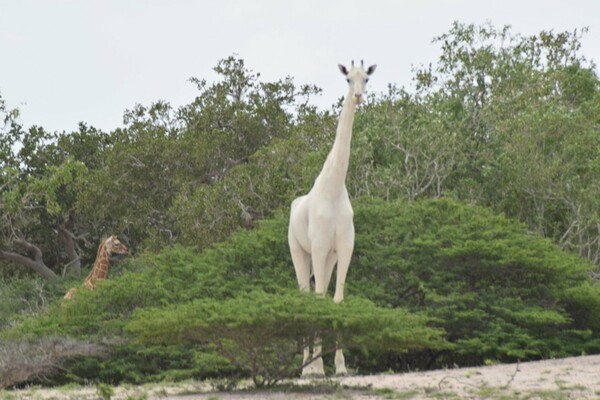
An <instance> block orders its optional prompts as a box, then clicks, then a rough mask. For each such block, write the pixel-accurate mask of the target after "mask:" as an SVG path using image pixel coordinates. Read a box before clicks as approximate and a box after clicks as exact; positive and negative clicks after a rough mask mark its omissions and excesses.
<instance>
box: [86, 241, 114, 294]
mask: <svg viewBox="0 0 600 400" xmlns="http://www.w3.org/2000/svg"><path fill="white" fill-rule="evenodd" d="M109 256H110V254H108V250H107V248H106V240H105V241H103V242H102V243H101V244H100V247H98V254H97V255H96V261H95V262H94V267H93V268H92V270H91V271H90V273H89V275H88V277H87V279H86V280H85V282H84V284H85V285H86V286H88V287H92V288H93V287H94V285H95V282H96V281H101V280H104V279H106V278H107V277H108V267H109V264H108V260H109Z"/></svg>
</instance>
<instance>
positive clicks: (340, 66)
mask: <svg viewBox="0 0 600 400" xmlns="http://www.w3.org/2000/svg"><path fill="white" fill-rule="evenodd" d="M338 68H339V69H340V71H341V72H342V74H344V76H346V75H348V70H347V69H346V67H344V66H343V65H342V64H338Z"/></svg>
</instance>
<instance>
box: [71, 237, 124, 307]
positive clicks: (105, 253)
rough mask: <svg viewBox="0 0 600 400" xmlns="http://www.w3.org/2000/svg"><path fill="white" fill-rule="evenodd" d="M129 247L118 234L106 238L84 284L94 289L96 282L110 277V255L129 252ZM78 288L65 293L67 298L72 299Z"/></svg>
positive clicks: (99, 247)
mask: <svg viewBox="0 0 600 400" xmlns="http://www.w3.org/2000/svg"><path fill="white" fill-rule="evenodd" d="M127 252H128V250H127V247H126V246H125V245H124V244H123V243H121V242H120V241H119V239H118V238H117V237H116V236H114V235H113V236H109V237H108V238H106V239H104V240H103V241H102V242H101V243H100V246H98V253H97V254H96V261H95V262H94V266H93V267H92V270H91V271H90V273H89V274H88V276H87V278H86V279H85V281H84V282H83V285H84V286H85V287H87V288H88V289H94V288H95V287H96V284H97V283H98V282H100V281H103V280H105V279H106V278H108V269H109V267H110V256H111V255H112V254H127ZM76 291H77V288H71V289H69V291H68V292H67V294H65V296H64V298H65V299H66V300H72V299H73V297H74V296H75V292H76Z"/></svg>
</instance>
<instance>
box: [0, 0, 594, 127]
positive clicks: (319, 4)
mask: <svg viewBox="0 0 600 400" xmlns="http://www.w3.org/2000/svg"><path fill="white" fill-rule="evenodd" d="M455 20H458V21H460V22H464V23H476V24H481V23H484V22H490V23H491V24H492V25H494V26H495V27H497V28H501V27H502V26H504V25H507V24H508V25H511V26H512V32H513V33H520V34H522V35H532V34H535V33H538V32H539V31H541V30H554V31H564V30H568V31H573V30H574V29H581V28H583V27H589V32H588V34H587V35H586V36H585V37H584V39H583V46H582V50H581V52H582V54H584V55H585V56H586V58H588V59H591V60H594V61H595V62H596V63H597V64H598V63H600V1H598V0H569V1H559V0H535V1H527V0H519V1H516V0H500V1H496V0H491V1H481V0H445V1H442V0H412V1H407V0H398V1H392V0H369V1H356V0H300V1H296V0H292V1H289V0H288V1H277V0H218V1H216V0H215V1H191V0H171V1H167V0H163V1H158V0H155V1H141V0H102V1H101V0H80V1H76V0H71V1H67V0H0V51H1V52H0V94H1V95H2V97H3V98H4V100H5V101H6V102H7V104H8V105H9V107H11V108H12V107H17V108H19V109H20V110H21V118H20V121H21V123H22V124H23V125H24V126H25V128H28V127H30V126H31V125H39V126H42V127H44V128H45V129H46V130H49V131H66V132H71V131H73V130H76V129H77V124H78V123H79V122H80V121H83V122H86V123H87V124H89V125H92V126H94V127H96V128H99V129H102V130H104V131H106V132H108V131H111V130H113V129H115V128H117V127H119V126H121V125H122V116H123V112H124V111H125V110H126V109H131V108H132V107H134V106H135V104H138V103H139V104H143V105H150V104H151V103H153V102H155V101H157V100H165V101H167V102H169V103H171V104H172V105H173V106H174V107H179V106H181V105H184V104H188V103H190V102H191V101H192V100H193V99H194V97H195V95H196V94H197V90H196V88H195V86H194V84H192V83H190V82H189V81H188V79H189V78H190V77H192V76H193V77H197V78H200V79H202V78H205V79H207V80H208V81H209V82H211V81H214V80H215V79H216V74H215V73H214V72H213V71H212V68H213V67H214V66H215V65H216V64H217V61H218V60H220V59H223V58H226V57H228V56H230V55H233V54H237V56H239V57H241V58H243V59H244V60H245V62H246V66H247V67H248V68H249V69H251V70H253V71H254V72H260V73H261V79H264V80H267V81H272V80H277V79H283V78H285V77H286V76H291V77H293V78H294V81H295V83H296V84H298V85H299V84H303V83H310V84H315V85H317V86H319V87H320V88H322V89H323V94H322V95H321V96H320V97H318V98H316V99H314V101H313V103H314V104H316V105H318V106H319V107H322V108H329V107H330V106H331V105H332V104H333V103H334V102H335V101H336V100H337V99H338V98H339V97H341V96H343V95H344V94H345V91H346V86H345V85H346V83H345V81H344V79H343V77H342V76H341V75H340V73H339V71H338V69H337V66H336V65H337V64H338V63H343V64H347V65H348V64H350V60H351V59H355V60H360V59H361V58H362V59H364V60H365V63H366V64H369V65H370V64H375V63H376V64H377V65H378V67H377V71H376V73H375V74H374V75H373V77H372V78H371V80H370V82H369V85H370V86H369V90H371V91H374V92H382V91H385V90H386V88H387V85H388V84H390V83H393V84H396V85H398V86H399V87H402V86H405V87H410V85H411V78H412V76H413V72H412V68H413V67H416V66H420V65H422V64H429V63H430V62H435V61H436V59H437V57H438V56H439V54H440V50H439V48H438V46H437V45H435V44H432V39H433V38H434V37H435V36H438V35H440V34H442V33H445V32H447V31H448V30H449V29H450V27H451V25H452V22H453V21H455Z"/></svg>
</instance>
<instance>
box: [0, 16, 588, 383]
mask: <svg viewBox="0 0 600 400" xmlns="http://www.w3.org/2000/svg"><path fill="white" fill-rule="evenodd" d="M584 33H585V31H584V32H577V31H575V32H573V33H569V32H560V33H555V32H541V33H540V34H538V35H535V36H531V37H523V36H520V35H516V34H513V33H512V32H511V31H510V29H509V28H507V27H506V28H503V29H496V28H494V27H492V26H489V25H483V26H473V25H463V24H460V23H455V24H454V25H453V26H452V28H451V29H450V30H449V32H448V33H446V34H444V35H441V36H440V37H438V38H436V39H435V43H438V44H439V45H440V47H441V55H440V57H439V59H438V61H437V63H434V64H431V65H429V66H428V67H424V68H420V69H417V70H416V71H415V78H414V83H415V87H414V89H413V90H412V91H409V90H408V89H406V88H402V89H400V88H397V87H395V86H394V85H393V84H392V85H390V88H389V91H388V93H385V94H377V95H373V96H371V97H370V98H369V101H368V102H367V103H366V104H365V105H364V106H363V107H361V108H360V109H359V111H358V112H357V115H356V119H355V124H354V136H353V147H352V158H351V165H350V171H349V174H348V180H347V187H348V190H349V192H350V194H351V197H352V198H353V204H355V214H356V216H355V224H356V231H357V237H356V246H355V254H354V257H353V260H352V263H351V268H350V272H349V277H348V283H347V298H348V301H347V304H344V305H342V306H340V307H338V309H337V311H338V313H335V312H334V311H333V310H335V307H334V305H332V304H331V302H318V300H317V299H312V298H311V299H308V298H304V297H302V296H299V295H298V294H297V293H295V288H296V283H295V276H294V271H293V268H292V267H291V265H292V264H291V260H290V257H289V254H288V249H287V244H286V229H287V211H286V210H287V209H288V207H289V204H290V202H291V200H292V199H293V198H294V197H295V196H297V195H298V194H302V193H305V192H306V191H307V190H308V189H309V188H310V186H311V185H312V183H313V180H314V178H315V176H316V174H317V173H318V171H319V169H320V167H321V165H322V162H323V160H324V159H325V156H326V154H327V152H328V150H329V147H330V145H331V141H332V139H333V135H334V132H335V122H336V116H337V113H338V111H339V104H337V105H334V106H333V107H332V109H331V110H330V111H322V110H318V109H316V108H315V107H313V106H311V105H310V97H311V96H314V95H317V94H318V93H319V89H318V88H316V87H313V86H310V85H299V86H298V85H296V84H295V83H294V82H293V80H292V79H291V78H285V79H282V80H279V81H276V82H264V81H261V80H260V74H258V73H255V72H253V71H251V70H250V69H248V68H247V67H246V66H245V64H244V61H243V60H241V59H238V58H236V57H229V58H227V59H224V60H220V61H218V63H217V65H216V67H215V71H216V72H217V73H218V74H219V76H220V79H219V80H218V81H217V82H213V83H208V82H206V81H204V80H202V79H197V78H192V79H191V82H192V83H193V84H195V85H196V86H197V88H198V95H197V97H196V99H195V100H194V101H193V102H192V103H190V104H188V105H185V106H183V107H181V108H179V109H173V108H172V107H171V106H170V105H169V104H168V103H166V102H157V103H155V104H151V105H149V106H145V105H136V106H135V107H134V108H133V109H132V110H128V111H126V112H125V115H124V124H123V126H122V127H121V128H119V129H117V130H115V131H113V132H110V133H107V132H102V131H99V130H97V129H95V128H93V127H90V126H88V125H86V124H85V123H82V124H81V125H80V126H79V129H78V130H77V131H76V132H68V133H67V132H62V133H59V132H46V131H45V130H44V129H43V128H42V127H36V126H34V127H30V128H28V129H25V128H24V127H22V126H21V125H20V124H19V119H18V110H13V109H10V107H9V106H8V105H7V104H6V103H5V102H4V100H3V99H1V98H0V116H1V117H2V119H3V122H4V123H3V125H2V126H0V334H1V335H2V337H3V338H4V339H5V340H6V342H4V343H3V346H4V347H2V349H0V350H2V351H4V350H6V349H7V348H9V347H10V346H12V345H14V346H13V347H14V348H16V349H17V348H18V349H20V350H19V351H21V352H22V354H38V353H39V352H38V351H37V350H38V349H39V348H40V347H44V346H48V343H55V342H56V341H57V340H58V341H60V340H65V343H70V344H71V347H69V349H70V351H69V353H68V357H67V356H65V357H58V358H56V359H50V360H49V362H50V363H51V364H52V365H56V364H57V363H60V365H61V366H62V367H61V368H62V369H60V371H63V372H64V371H68V373H67V374H65V373H60V372H59V373H57V374H55V375H54V377H53V379H54V380H53V381H54V382H61V381H65V380H67V381H68V380H73V379H90V380H99V381H102V382H120V381H129V382H141V381H145V380H156V379H167V378H168V379H179V378H183V377H190V376H192V377H197V378H201V377H209V376H229V377H231V376H238V375H239V376H248V375H252V376H254V377H255V378H257V379H258V380H257V381H256V382H257V384H261V383H265V384H268V383H270V382H272V379H275V380H276V379H279V377H281V376H284V375H287V374H290V373H291V371H292V370H293V368H291V367H290V363H292V364H293V362H292V361H293V357H292V353H293V354H296V352H297V350H298V346H299V339H298V338H299V337H298V336H297V335H296V336H294V332H293V329H292V328H291V326H292V325H291V323H290V322H289V321H291V320H290V318H292V316H293V315H294V314H296V316H295V317H294V318H295V319H293V321H296V322H297V323H298V324H299V323H300V322H302V323H305V324H306V325H305V326H310V327H311V329H315V328H316V327H318V329H317V330H319V331H321V332H322V334H323V336H326V335H327V334H326V332H329V335H330V336H329V339H328V340H329V341H330V342H331V341H333V339H332V338H333V337H334V336H335V337H337V338H344V341H345V345H346V346H347V347H348V348H349V349H352V350H351V351H350V352H349V353H348V354H349V355H348V357H349V363H350V364H351V365H353V366H354V367H355V368H357V369H359V370H360V371H375V370H381V369H388V368H393V369H402V368H403V367H404V366H406V365H411V366H413V367H419V368H427V367H433V366H444V365H451V364H454V363H456V364H461V365H467V364H477V363H482V362H485V361H486V360H489V361H510V360H516V359H521V360H525V359H536V358H542V357H558V356H565V355H575V354H581V353H597V352H599V351H600V343H599V341H598V339H597V338H598V337H599V333H600V332H599V331H600V319H599V316H600V289H599V287H598V283H597V281H596V280H594V279H593V278H594V277H595V276H598V272H597V271H598V266H599V265H600V230H599V229H600V228H599V227H600V213H599V212H600V211H599V210H600V203H599V197H598V196H597V194H598V193H599V192H600V187H599V182H600V180H599V179H597V178H598V176H600V170H599V168H600V129H599V126H600V81H599V79H598V76H597V73H596V68H595V65H594V64H593V63H592V62H591V61H588V60H586V59H585V57H584V56H583V55H582V54H581V49H580V39H581V35H582V34H584ZM332 68H333V69H334V70H335V66H333V67H332ZM336 76H337V75H336ZM110 234H118V235H119V237H120V238H121V239H122V240H123V241H124V242H125V243H127V245H128V247H129V248H130V249H132V252H133V255H132V256H130V257H129V258H128V259H126V260H125V261H121V262H119V263H118V264H116V265H114V266H113V268H112V269H111V279H109V280H108V281H106V282H103V284H102V285H101V288H99V289H98V290H95V291H86V290H81V291H79V292H78V296H77V300H76V301H75V302H72V303H68V304H64V303H63V302H62V301H61V299H62V295H63V294H64V292H65V291H66V290H67V289H68V288H69V287H71V286H73V285H77V284H79V283H80V282H81V280H82V274H85V273H86V272H87V270H88V268H89V266H90V265H91V264H92V262H93V257H94V256H95V254H96V248H97V246H98V243H99V241H100V239H101V238H103V237H106V236H108V235H110ZM290 291H291V292H290ZM303 302H309V303H310V304H311V307H313V306H314V307H315V310H322V311H323V313H322V314H323V315H321V316H319V314H318V313H316V314H315V313H311V312H309V311H306V312H300V311H298V310H297V309H295V308H294V307H300V309H302V304H309V303H303ZM286 307H287V311H286ZM311 307H305V308H307V309H312V308H311ZM319 307H322V309H321V308H319ZM261 309H262V310H263V312H262V313H261V312H259V311H260V310H261ZM264 310H267V311H264ZM265 312H267V313H268V314H272V316H273V319H271V320H265V319H261V318H262V317H261V315H263V314H264V313H265ZM348 313H350V314H352V315H355V316H356V318H355V319H354V318H351V317H350V316H349V315H348ZM242 316H247V318H242ZM321 317H322V319H319V318H321ZM369 318H372V319H371V320H369ZM378 318H379V319H378ZM167 321H170V322H169V324H168V325H166V323H167ZM232 321H234V322H235V323H234V322H232ZM385 321H387V328H386V329H383V328H382V329H375V330H372V331H371V332H368V331H366V330H361V329H362V328H363V327H365V326H368V325H369V324H371V325H372V326H381V325H380V324H383V323H385ZM403 321H404V322H403ZM407 321H408V322H411V323H410V324H409V325H410V326H408V325H407V323H408V322H407ZM228 324H233V325H231V326H232V327H235V332H246V333H244V334H239V335H234V336H231V337H229V336H227V334H225V333H224V332H233V331H234V329H233V328H232V329H230V330H229V331H227V330H225V331H224V329H225V328H226V327H227V326H228ZM353 324H354V325H353ZM378 324H379V325H378ZM278 325H279V326H281V327H282V329H281V330H280V331H277V330H273V329H272V330H271V331H273V332H274V335H275V333H276V334H277V335H278V336H277V335H276V336H277V337H275V336H273V337H272V341H269V342H256V341H255V342H254V343H253V344H252V346H258V347H259V348H260V349H261V351H259V352H257V353H255V354H254V355H255V356H257V357H258V355H260V357H262V358H260V360H261V362H260V363H256V362H254V365H258V364H260V368H263V369H256V368H255V369H253V368H250V367H249V366H248V365H249V364H253V362H252V360H254V361H256V358H252V357H250V356H249V355H248V354H246V353H244V352H243V351H241V350H240V349H241V347H239V346H240V341H244V340H248V337H250V338H253V339H256V338H257V337H256V335H255V336H252V335H251V334H250V333H248V332H252V330H256V329H258V327H261V329H267V328H266V327H268V326H272V327H274V326H278ZM284 328H285V329H284ZM350 328H352V329H350ZM394 329H395V331H394ZM351 330H353V331H354V332H355V334H354V335H350V336H347V337H344V335H345V334H346V333H347V332H349V331H351ZM400 331H402V332H400ZM149 332H155V333H156V335H155V336H152V335H148V333H149ZM174 332H177V334H175V333H174ZM385 332H387V333H386V335H387V336H385V340H383V338H384V337H383V336H379V341H377V338H378V336H377V335H383V334H384V333H385ZM303 333H306V332H303ZM361 335H362V336H361ZM215 338H216V339H219V340H225V339H227V340H226V345H225V344H224V343H223V342H221V343H219V340H216V339H215ZM417 339H418V340H417ZM394 340H396V341H394ZM90 343H91V344H90ZM382 343H383V344H385V345H386V346H388V347H381V345H382ZM376 344H377V345H376ZM6 346H9V347H6ZM78 346H81V347H82V349H83V348H84V350H82V351H81V352H80V353H79V354H80V355H81V357H80V358H77V357H75V358H73V357H71V356H73V355H74V354H78V353H77V348H78ZM219 346H221V347H219ZM236 346H237V347H236ZM252 346H249V347H246V348H256V347H252ZM261 346H262V347H261ZM269 346H271V347H269ZM219 349H220V350H221V351H219ZM232 349H233V350H232ZM292 350H293V351H292ZM2 354H8V356H10V352H9V353H2ZM107 354H108V356H107ZM228 354H229V355H231V354H235V355H237V356H239V357H237V358H235V357H230V356H229V357H228ZM8 356H7V357H4V358H3V359H4V360H14V358H11V357H8ZM269 357H271V358H269ZM272 357H283V358H279V360H282V359H285V360H287V361H286V362H285V363H283V362H281V363H280V365H281V366H282V368H283V369H281V370H277V369H272V368H271V369H269V366H271V367H272V366H273V365H277V364H278V363H277V362H273V360H274V358H272ZM296 361H297V360H296ZM2 362H4V363H6V362H7V361H2V360H0V371H2V368H8V367H7V365H5V364H2ZM283 364H285V365H283ZM293 366H294V368H297V367H298V366H299V365H298V364H297V363H296V364H293ZM38 367H39V366H36V365H30V364H27V363H25V364H24V365H23V368H22V370H20V371H23V374H24V375H23V376H26V375H27V374H26V371H27V370H28V368H29V369H31V370H35V371H37V372H36V374H37V375H38V376H42V375H44V374H43V373H42V372H40V370H39V368H38ZM257 368H258V367H257ZM264 368H267V369H264ZM51 372H56V370H53V371H51ZM48 373H50V372H48ZM20 376H21V375H20ZM15 379H16V378H15ZM22 380H23V379H22Z"/></svg>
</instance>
